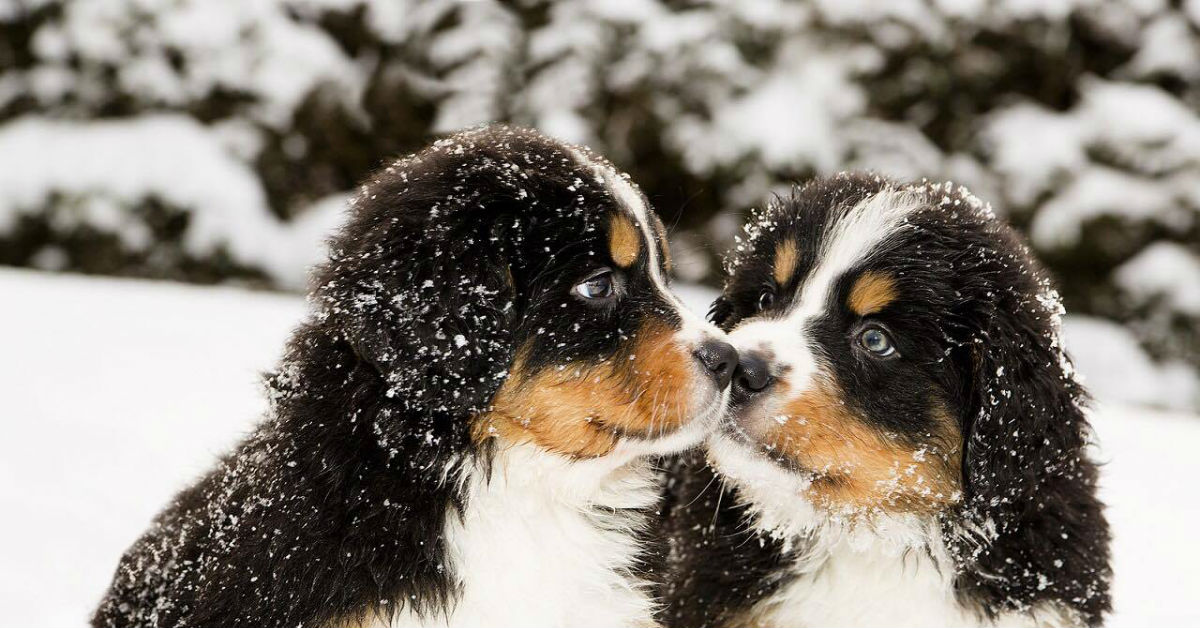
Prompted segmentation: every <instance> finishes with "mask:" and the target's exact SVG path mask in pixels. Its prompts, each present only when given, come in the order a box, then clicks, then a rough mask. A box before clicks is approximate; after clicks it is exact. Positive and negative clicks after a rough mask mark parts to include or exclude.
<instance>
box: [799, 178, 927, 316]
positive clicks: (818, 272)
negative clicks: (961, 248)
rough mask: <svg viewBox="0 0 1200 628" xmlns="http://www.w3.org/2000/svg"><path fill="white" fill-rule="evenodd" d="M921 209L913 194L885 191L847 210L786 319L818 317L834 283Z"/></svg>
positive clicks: (830, 231) (832, 229)
mask: <svg viewBox="0 0 1200 628" xmlns="http://www.w3.org/2000/svg"><path fill="white" fill-rule="evenodd" d="M920 206H921V201H920V198H919V197H918V196H916V195H915V194H912V193H909V192H905V191H902V190H897V189H895V188H886V189H884V190H882V191H880V192H878V193H876V194H874V195H872V196H870V197H868V198H866V199H864V200H862V201H860V202H859V203H858V204H857V205H855V206H854V207H852V208H850V210H849V211H847V212H846V213H845V214H844V215H842V216H841V217H840V218H839V219H838V221H837V222H836V223H834V224H833V225H832V227H830V228H829V229H828V233H826V235H825V237H824V238H823V239H822V241H821V248H820V251H819V252H818V254H817V264H816V267H815V268H813V270H812V272H810V273H809V275H808V278H807V279H805V280H804V285H803V286H802V288H801V290H802V292H801V293H800V299H799V301H798V302H797V303H794V304H793V305H792V308H793V309H792V311H791V312H789V314H788V318H789V319H792V320H797V319H798V320H799V321H807V320H811V319H812V318H815V317H816V316H819V315H820V314H821V313H822V312H823V311H824V310H825V308H826V306H827V304H828V303H829V296H830V291H832V290H833V286H834V284H835V283H836V282H837V280H838V279H839V278H841V276H842V275H844V274H845V273H846V271H848V270H850V269H851V268H854V266H856V265H857V264H859V263H860V262H862V261H863V260H865V259H867V257H868V256H870V254H871V252H872V251H874V250H875V249H876V248H878V247H879V246H880V245H881V244H883V243H885V242H887V240H888V239H889V238H892V237H894V236H895V235H896V234H897V233H900V231H901V230H902V229H903V226H904V223H905V220H906V219H907V218H908V216H909V214H911V213H912V212H913V211H915V210H916V209H918V208H920Z"/></svg>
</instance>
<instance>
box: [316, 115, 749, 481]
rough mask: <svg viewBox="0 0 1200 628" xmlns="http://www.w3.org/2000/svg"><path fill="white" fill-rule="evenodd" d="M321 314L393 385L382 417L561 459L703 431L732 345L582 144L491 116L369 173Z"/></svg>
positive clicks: (615, 178) (401, 436)
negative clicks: (496, 123)
mask: <svg viewBox="0 0 1200 628" xmlns="http://www.w3.org/2000/svg"><path fill="white" fill-rule="evenodd" d="M331 250H332V255H331V260H330V262H329V263H328V264H327V265H326V266H325V267H324V268H323V269H322V271H321V273H320V277H319V281H318V287H317V290H316V300H317V304H318V306H319V310H320V312H321V316H324V317H325V318H326V322H327V323H328V324H330V325H334V326H335V327H336V328H337V329H338V330H340V333H341V335H342V337H343V338H344V341H345V342H347V343H349V345H351V347H352V348H353V350H354V353H355V355H356V356H358V358H359V359H360V360H362V362H363V363H364V364H365V365H369V367H370V368H372V369H375V370H377V371H378V372H379V373H380V374H381V376H382V378H383V380H384V381H385V382H386V383H385V389H384V390H383V391H382V392H383V395H384V397H385V399H384V401H383V402H382V403H381V405H380V410H379V411H378V412H376V413H375V414H376V416H375V417H374V419H373V420H374V421H375V422H376V425H375V426H374V429H375V430H376V433H377V434H378V436H379V440H380V442H381V444H382V445H383V447H384V449H385V450H388V451H389V452H390V453H391V454H392V455H395V454H396V452H397V451H400V450H403V449H405V447H404V443H405V442H406V441H409V440H412V439H419V440H424V441H426V446H427V448H429V449H438V448H446V449H452V450H454V451H456V452H459V453H461V452H464V451H467V450H474V448H477V447H479V446H481V445H484V444H491V443H498V444H501V445H505V444H512V443H532V444H533V445H535V446H537V447H540V448H542V449H544V450H546V451H549V452H553V453H555V454H559V455H562V456H565V457H568V458H570V459H583V458H600V457H609V458H614V459H615V458H628V457H630V456H634V455H638V454H657V453H666V452H669V451H673V450H677V449H680V448H682V447H685V446H688V445H691V444H694V443H696V442H699V440H700V439H702V438H703V436H704V434H705V432H706V431H707V427H708V426H709V425H711V423H712V422H713V421H714V420H715V419H716V417H717V416H719V415H720V413H721V412H722V411H723V409H724V403H725V397H726V388H727V384H728V381H729V377H730V375H731V374H732V369H733V367H734V366H735V363H736V356H735V354H734V353H733V351H732V348H731V347H730V346H729V345H728V344H726V343H725V342H724V341H723V338H724V334H723V333H722V332H721V331H720V330H718V329H717V328H715V327H713V326H712V325H709V324H708V323H706V322H704V321H703V320H702V319H700V318H698V317H696V316H694V315H692V314H690V313H689V312H688V311H687V310H686V308H684V306H683V305H682V304H681V303H680V302H679V301H678V299H677V298H676V297H675V296H673V294H672V293H671V292H670V291H669V290H668V288H667V280H666V275H667V272H668V268H667V267H668V265H669V263H670V254H669V251H668V250H667V244H666V234H665V231H664V229H663V225H662V223H661V222H660V221H659V219H658V218H657V217H656V216H655V215H654V213H653V212H652V211H651V210H650V209H649V207H648V205H647V203H646V199H645V197H644V196H643V195H642V194H641V193H640V192H639V191H638V190H637V188H636V187H634V186H633V185H632V184H631V183H630V182H629V181H628V179H627V177H626V176H625V175H623V174H621V173H619V172H617V171H616V170H615V169H614V168H613V166H612V165H611V164H609V163H608V162H606V161H604V160H603V159H601V158H599V157H597V156H595V155H594V154H592V153H590V152H588V151H587V150H586V149H583V148H580V147H574V146H568V145H565V144H561V143H559V142H555V141H553V140H550V139H548V138H546V137H544V136H541V135H538V134H536V133H534V132H531V131H525V130H518V129H509V128H504V127H492V128H484V129H476V130H473V131H468V132H465V133H461V134H458V135H455V136H452V137H450V138H447V139H445V140H442V141H439V142H437V143H435V144H434V145H433V146H431V147H430V148H429V149H427V150H425V151H423V152H421V153H418V154H416V155H414V156H412V157H410V158H407V159H404V160H401V161H398V162H396V163H395V164H393V165H392V166H390V167H387V168H385V169H383V170H382V171H380V172H379V173H377V174H376V175H375V176H374V178H373V179H372V180H371V181H369V182H368V183H367V184H366V185H365V186H364V187H363V188H362V190H361V192H360V194H359V195H358V197H357V199H356V201H355V203H354V206H353V208H352V214H351V218H350V221H349V223H348V224H347V226H346V227H345V228H344V230H343V231H342V232H341V234H340V235H339V236H338V237H337V238H336V239H335V240H334V241H333V245H332V247H331Z"/></svg>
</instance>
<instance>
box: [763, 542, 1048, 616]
mask: <svg viewBox="0 0 1200 628" xmlns="http://www.w3.org/2000/svg"><path fill="white" fill-rule="evenodd" d="M815 538H816V541H815V542H814V543H813V547H812V550H811V551H810V552H808V553H807V554H805V556H804V557H802V558H801V559H800V560H799V561H797V563H796V565H795V569H796V571H797V574H798V576H797V577H796V578H795V579H794V580H792V581H791V582H790V583H789V584H788V585H787V586H785V587H784V588H783V589H782V590H780V591H778V592H777V593H776V594H775V595H773V596H772V597H770V598H768V599H766V600H763V601H762V602H760V603H759V604H758V605H756V606H755V608H754V610H753V611H752V617H750V618H749V619H750V623H752V624H754V625H762V626H889V627H896V626H1065V625H1071V623H1070V622H1069V621H1067V620H1066V619H1065V618H1064V616H1063V615H1062V614H1060V613H1058V612H1055V611H1054V610H1053V609H1050V608H1041V609H1035V610H1034V612H1031V613H1019V614H1018V613H1009V614H1004V615H1001V616H999V617H997V618H996V619H995V620H989V619H988V618H987V617H986V616H984V615H983V614H982V613H978V612H976V611H975V609H973V608H970V607H968V606H964V605H962V604H960V603H959V600H958V599H957V598H956V596H955V593H954V586H953V574H954V566H953V564H952V563H951V561H950V560H949V558H948V556H946V554H945V553H944V551H943V550H942V549H941V543H940V540H939V538H938V536H937V532H936V529H935V528H934V526H933V525H932V524H930V523H921V522H919V521H913V520H907V521H896V520H889V521H886V522H882V525H881V526H879V527H873V528H859V529H856V530H852V531H848V530H846V529H845V528H842V527H840V526H838V527H833V528H825V529H822V530H821V531H820V532H818V533H816V537H815Z"/></svg>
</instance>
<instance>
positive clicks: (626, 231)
mask: <svg viewBox="0 0 1200 628" xmlns="http://www.w3.org/2000/svg"><path fill="white" fill-rule="evenodd" d="M641 250H642V237H641V234H640V233H639V232H638V228H637V225H635V224H633V221H632V220H630V219H629V217H628V216H625V215H624V214H613V215H612V218H610V219H609V223H608V252H609V255H611V256H612V259H613V261H614V262H616V264H617V266H620V267H621V268H628V267H630V266H632V265H633V263H634V262H636V261H637V258H638V254H639V253H640V252H641Z"/></svg>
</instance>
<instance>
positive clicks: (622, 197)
mask: <svg viewBox="0 0 1200 628" xmlns="http://www.w3.org/2000/svg"><path fill="white" fill-rule="evenodd" d="M570 150H571V153H572V154H573V155H574V156H575V158H576V159H577V160H579V163H581V164H583V165H584V166H586V167H588V168H591V169H592V172H594V173H595V175H596V180H597V181H598V182H600V183H601V184H602V185H604V187H606V188H607V189H608V191H609V193H610V194H612V196H613V198H614V199H616V201H617V203H618V205H620V206H621V208H622V209H624V210H625V211H627V212H628V213H629V214H630V215H632V216H633V219H634V222H635V223H637V226H638V229H639V230H640V231H641V234H642V241H643V244H645V247H644V248H645V250H646V254H647V255H648V256H649V258H648V263H647V264H646V268H647V272H649V273H650V279H651V281H652V282H653V283H654V287H655V288H656V289H657V290H658V291H659V293H660V294H662V296H663V298H665V299H666V300H667V302H668V303H671V304H672V305H674V306H675V309H676V310H677V311H678V312H679V316H680V318H681V319H682V320H683V329H682V330H681V331H680V334H681V335H682V336H687V337H689V339H692V340H699V339H700V338H701V336H702V335H703V333H702V332H704V331H706V330H712V331H715V328H713V327H712V326H711V325H709V324H708V323H707V322H705V321H704V319H702V318H700V317H699V316H697V315H696V314H695V313H694V312H692V311H691V309H689V308H688V307H687V306H686V305H684V304H683V302H682V301H680V300H679V297H677V296H675V293H674V292H672V291H671V289H670V288H668V287H667V278H666V277H665V276H664V275H663V272H662V262H661V261H660V260H659V252H658V246H657V244H658V238H657V237H656V236H655V235H654V229H653V227H652V226H651V221H652V220H653V218H651V216H650V208H649V207H647V206H646V200H645V197H643V196H642V194H641V193H639V192H638V191H637V189H635V188H634V187H633V184H632V183H630V182H629V180H628V179H627V178H626V177H625V175H623V174H621V173H619V172H617V171H616V169H614V168H613V167H612V166H611V165H609V164H606V163H604V162H600V161H597V160H594V159H592V158H591V157H589V156H588V154H587V153H585V152H584V151H582V150H578V149H575V148H571V149H570Z"/></svg>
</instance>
